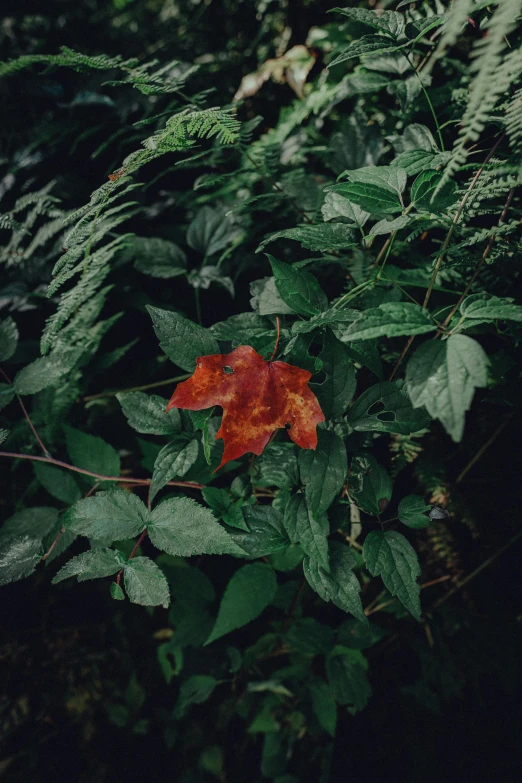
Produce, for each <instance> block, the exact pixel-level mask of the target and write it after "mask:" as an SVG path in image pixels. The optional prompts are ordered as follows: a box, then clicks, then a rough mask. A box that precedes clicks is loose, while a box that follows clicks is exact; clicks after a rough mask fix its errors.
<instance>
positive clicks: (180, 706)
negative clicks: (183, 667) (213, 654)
mask: <svg viewBox="0 0 522 783" xmlns="http://www.w3.org/2000/svg"><path fill="white" fill-rule="evenodd" d="M216 685H217V680H215V679H214V677H211V676H210V675H209V674H193V675H192V676H191V677H189V678H188V680H185V682H184V683H183V684H182V685H181V688H180V689H179V696H178V701H177V702H176V707H175V709H174V715H175V717H176V718H182V717H183V715H184V714H185V712H186V710H187V707H189V706H190V705H191V704H201V703H202V702H204V701H206V700H207V699H208V698H209V697H210V696H211V694H212V691H213V690H214V688H215V687H216Z"/></svg>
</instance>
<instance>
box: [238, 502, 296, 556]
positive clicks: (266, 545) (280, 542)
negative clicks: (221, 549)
mask: <svg viewBox="0 0 522 783" xmlns="http://www.w3.org/2000/svg"><path fill="white" fill-rule="evenodd" d="M243 515H244V517H245V521H246V523H247V526H248V532H244V533H243V532H240V531H237V530H234V531H233V532H231V534H230V537H231V538H232V539H233V541H234V542H235V543H236V544H237V546H238V547H240V548H241V550H242V552H243V555H244V556H246V557H250V558H256V557H265V556H266V555H270V554H272V553H273V552H279V551H280V550H281V549H286V547H287V546H288V545H289V544H290V539H289V538H288V535H287V532H286V530H285V526H284V522H283V515H282V514H281V512H280V511H278V510H277V509H276V508H274V507H271V506H244V507H243Z"/></svg>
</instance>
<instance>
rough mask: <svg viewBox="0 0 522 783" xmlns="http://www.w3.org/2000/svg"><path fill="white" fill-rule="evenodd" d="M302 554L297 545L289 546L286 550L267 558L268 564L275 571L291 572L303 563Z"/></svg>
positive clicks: (300, 548)
mask: <svg viewBox="0 0 522 783" xmlns="http://www.w3.org/2000/svg"><path fill="white" fill-rule="evenodd" d="M303 557H304V552H303V549H302V547H300V546H299V544H290V546H288V547H287V548H286V549H283V550H281V551H279V552H274V553H273V554H272V555H269V556H268V562H269V563H270V565H271V566H272V568H275V570H276V571H283V573H285V572H287V571H293V570H294V568H297V566H298V565H300V564H301V563H302V562H303Z"/></svg>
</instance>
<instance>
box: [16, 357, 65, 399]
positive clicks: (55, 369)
mask: <svg viewBox="0 0 522 783" xmlns="http://www.w3.org/2000/svg"><path fill="white" fill-rule="evenodd" d="M67 369H68V368H67V367H65V366H64V365H62V364H61V363H60V362H59V361H57V360H56V357H54V356H43V357H40V358H39V359H35V360H34V362H31V364H28V365H27V366H26V367H24V368H23V369H22V370H20V371H19V372H18V373H17V374H16V377H15V379H14V382H13V385H14V388H15V391H16V393H17V394H22V395H23V394H37V392H40V391H42V390H43V389H46V388H47V387H48V386H53V385H54V384H56V383H58V381H59V380H60V378H61V377H62V375H63V374H64V373H65V372H66V371H67Z"/></svg>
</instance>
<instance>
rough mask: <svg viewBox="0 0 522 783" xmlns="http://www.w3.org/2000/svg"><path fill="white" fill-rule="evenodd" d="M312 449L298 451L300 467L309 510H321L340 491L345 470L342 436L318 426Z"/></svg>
mask: <svg viewBox="0 0 522 783" xmlns="http://www.w3.org/2000/svg"><path fill="white" fill-rule="evenodd" d="M317 435H318V443H317V448H316V449H315V451H312V450H311V449H306V450H305V449H303V450H302V451H301V452H300V454H299V471H300V474H301V481H302V482H303V484H304V487H305V495H306V499H307V501H308V505H309V507H310V509H311V511H312V513H313V514H314V515H315V516H316V517H318V516H321V515H322V514H324V512H325V511H326V510H327V508H328V507H329V506H330V505H331V504H332V502H333V500H334V498H335V496H336V495H337V494H338V493H339V492H340V491H341V489H342V487H343V484H344V482H345V480H346V474H347V472H348V463H347V458H346V448H345V445H344V443H343V441H342V440H341V438H340V437H339V436H338V435H336V434H335V433H333V432H329V431H328V430H318V432H317Z"/></svg>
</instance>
